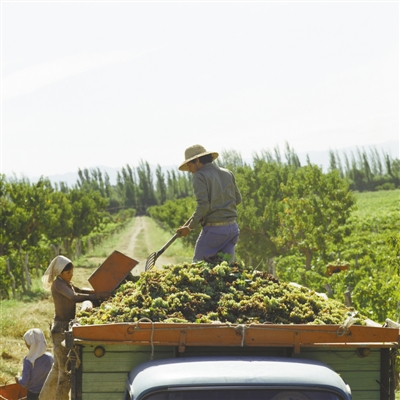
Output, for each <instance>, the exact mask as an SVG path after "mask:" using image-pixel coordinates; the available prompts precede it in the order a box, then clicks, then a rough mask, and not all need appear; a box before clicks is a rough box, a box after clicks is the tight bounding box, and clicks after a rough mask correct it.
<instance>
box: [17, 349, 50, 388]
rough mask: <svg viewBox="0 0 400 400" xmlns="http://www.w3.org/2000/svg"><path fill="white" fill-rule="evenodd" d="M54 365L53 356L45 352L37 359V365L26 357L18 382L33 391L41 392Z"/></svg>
mask: <svg viewBox="0 0 400 400" xmlns="http://www.w3.org/2000/svg"><path fill="white" fill-rule="evenodd" d="M52 365H53V356H52V355H51V354H50V353H44V354H43V355H41V356H40V357H38V358H37V359H36V360H35V365H34V366H33V365H32V363H31V362H30V361H29V360H28V359H27V358H26V357H25V358H24V363H23V367H22V376H21V378H18V383H19V384H20V385H21V386H23V387H25V388H27V389H28V390H29V391H30V392H32V393H39V392H40V390H41V389H42V386H43V384H44V381H45V380H46V378H47V375H48V374H49V372H50V369H51V366H52Z"/></svg>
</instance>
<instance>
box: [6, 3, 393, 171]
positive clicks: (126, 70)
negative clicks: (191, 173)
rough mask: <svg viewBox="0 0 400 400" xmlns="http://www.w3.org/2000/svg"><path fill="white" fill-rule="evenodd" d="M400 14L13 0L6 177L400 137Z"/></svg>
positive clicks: (358, 8) (367, 7)
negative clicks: (203, 152)
mask: <svg viewBox="0 0 400 400" xmlns="http://www.w3.org/2000/svg"><path fill="white" fill-rule="evenodd" d="M399 16H400V14H399V2H398V1H397V0H396V1H387V2H385V1H379V2H378V1H376V2H375V1H368V2H366V1H364V2H362V1H352V2H350V1H307V2H305V1H304V2H303V1H296V2H295V1H279V2H272V1H257V2H251V1H246V2H240V1H236V2H233V1H232V2H229V1H220V2H217V1H208V2H207V1H203V2H194V1H176V2H169V1H158V2H152V1H147V2H134V1H124V2H117V1H108V2H100V1H98V2H96V1H88V2H83V1H79V2H76V1H65V2H58V1H41V2H35V1H25V2H18V1H14V0H13V1H2V2H1V163H0V172H2V173H4V174H6V176H7V175H11V174H14V175H17V176H27V177H29V176H41V175H43V176H51V175H54V174H62V173H67V172H77V170H78V169H83V168H94V167H96V166H108V167H113V168H120V167H121V168H122V167H123V166H125V165H127V164H129V165H130V166H133V167H135V166H137V165H139V163H140V162H141V161H146V162H149V163H150V164H153V165H161V166H165V165H179V164H180V163H181V162H183V161H184V151H185V149H186V148H187V147H189V146H191V145H193V144H197V143H199V144H201V145H203V146H204V147H205V148H206V149H207V150H209V151H217V152H221V151H223V150H225V151H230V150H235V151H237V152H239V153H240V154H241V155H242V157H243V158H244V159H248V158H251V157H252V156H253V155H254V154H258V153H260V152H261V151H262V150H272V149H274V148H280V149H282V150H284V147H285V145H286V143H288V144H289V146H290V147H291V148H292V149H293V150H295V152H297V153H298V152H314V151H323V150H328V149H332V150H335V149H342V148H346V147H349V146H375V145H376V144H381V143H386V142H389V141H398V139H399ZM395 143H396V142H395ZM397 143H398V142H397ZM398 154H399V148H398V145H396V146H394V148H393V153H392V155H393V156H395V157H398Z"/></svg>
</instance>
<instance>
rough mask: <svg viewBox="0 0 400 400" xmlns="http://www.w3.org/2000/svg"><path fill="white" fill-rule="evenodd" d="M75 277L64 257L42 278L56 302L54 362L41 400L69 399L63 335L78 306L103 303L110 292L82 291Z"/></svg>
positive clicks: (49, 268) (55, 260)
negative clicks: (80, 304) (77, 304)
mask: <svg viewBox="0 0 400 400" xmlns="http://www.w3.org/2000/svg"><path fill="white" fill-rule="evenodd" d="M73 275H74V265H73V264H72V261H71V260H69V259H68V258H67V257H64V256H61V255H60V256H57V257H55V258H54V259H53V260H52V261H51V263H50V265H49V267H48V268H47V270H46V272H45V273H44V275H43V277H42V283H43V287H44V288H45V289H46V290H51V294H52V297H53V300H54V309H55V313H54V320H53V324H52V326H51V338H52V341H53V355H54V363H53V366H52V369H51V371H50V373H49V375H48V377H47V379H46V382H45V383H44V385H43V388H42V390H41V392H40V396H39V399H40V400H54V399H56V400H68V399H69V391H70V389H71V384H70V380H69V376H68V373H67V371H66V364H67V360H68V352H69V349H67V348H66V347H64V346H63V345H62V342H63V340H64V336H65V335H64V333H65V331H67V330H68V329H69V324H70V322H71V321H72V320H74V319H75V313H76V303H81V302H84V301H85V300H90V301H93V300H104V299H106V298H107V297H109V296H110V295H111V293H109V292H105V293H95V292H94V291H93V290H90V289H80V288H78V287H76V286H75V285H73V284H72V283H71V280H72V277H73Z"/></svg>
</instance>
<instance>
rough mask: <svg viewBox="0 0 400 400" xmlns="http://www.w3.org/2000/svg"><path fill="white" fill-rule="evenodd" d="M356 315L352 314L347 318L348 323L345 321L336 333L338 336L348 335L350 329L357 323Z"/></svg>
mask: <svg viewBox="0 0 400 400" xmlns="http://www.w3.org/2000/svg"><path fill="white" fill-rule="evenodd" d="M355 315H356V314H354V313H353V314H351V315H350V316H349V317H347V319H346V321H344V323H343V325H340V326H339V328H338V329H337V331H336V334H337V335H338V336H344V335H346V334H347V333H348V332H349V330H350V327H351V326H352V325H353V324H354V323H355V322H356V319H355V318H354V317H355Z"/></svg>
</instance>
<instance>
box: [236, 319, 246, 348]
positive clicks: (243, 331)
mask: <svg viewBox="0 0 400 400" xmlns="http://www.w3.org/2000/svg"><path fill="white" fill-rule="evenodd" d="M249 327H250V325H243V324H240V325H238V326H236V327H235V331H240V333H241V335H242V343H241V344H240V346H241V347H244V335H245V333H246V330H247V328H249Z"/></svg>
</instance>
